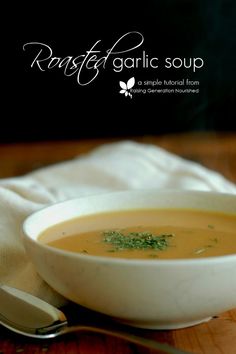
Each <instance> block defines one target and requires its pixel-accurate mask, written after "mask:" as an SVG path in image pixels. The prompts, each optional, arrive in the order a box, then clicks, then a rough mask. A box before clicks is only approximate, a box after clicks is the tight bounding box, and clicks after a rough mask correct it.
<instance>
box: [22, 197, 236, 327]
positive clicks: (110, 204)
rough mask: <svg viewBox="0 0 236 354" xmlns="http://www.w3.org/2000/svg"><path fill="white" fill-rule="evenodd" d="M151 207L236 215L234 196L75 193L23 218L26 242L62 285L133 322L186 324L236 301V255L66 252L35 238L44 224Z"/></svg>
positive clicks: (80, 299) (49, 278)
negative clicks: (129, 256) (174, 256)
mask: <svg viewBox="0 0 236 354" xmlns="http://www.w3.org/2000/svg"><path fill="white" fill-rule="evenodd" d="M153 207H154V208H196V209H199V208H200V209H205V210H210V211H222V212H227V213H233V214H235V215H236V196H235V195H228V194H221V193H211V192H197V191H196V192H195V191H173V190H166V191H165V190H163V191H160V190H142V191H124V192H114V193H109V194H104V195H96V196H89V197H83V198H78V199H73V200H69V201H65V202H62V203H58V204H55V205H52V206H49V207H47V208H45V209H42V210H40V211H38V212H36V213H34V214H33V215H31V216H29V217H28V218H27V219H26V220H25V222H24V224H23V232H24V242H25V247H26V250H27V252H28V254H29V255H30V257H31V259H32V262H33V263H34V265H35V267H36V269H37V271H38V273H39V274H40V275H41V277H42V278H43V279H44V280H45V281H46V282H47V283H48V284H49V285H51V287H52V288H54V289H55V290H56V291H57V292H59V293H60V294H62V295H64V296H65V297H66V298H68V299H70V300H72V301H74V302H76V303H78V304H80V305H83V306H85V307H87V308H90V309H93V310H96V311H99V312H101V313H104V314H107V315H110V316H112V317H114V318H116V319H118V320H119V321H122V322H125V323H126V324H129V325H132V326H137V327H142V328H153V329H174V328H183V327H188V326H192V325H194V324H197V323H200V322H203V321H207V320H208V319H210V318H211V317H212V316H214V315H216V314H219V313H221V312H223V311H226V310H229V309H232V308H234V307H236V296H235V294H236V254H233V255H227V256H219V257H209V258H201V259H176V260H137V259H136V260H129V259H114V258H111V257H99V256H90V255H83V254H76V253H73V252H67V251H63V250H59V249H56V248H52V247H49V246H47V245H44V244H42V243H40V242H38V240H37V238H38V236H39V234H40V233H41V232H42V231H44V230H45V229H46V228H48V227H50V226H52V225H55V224H57V223H60V222H63V221H66V220H69V219H71V218H74V217H78V216H84V215H88V214H95V213H100V212H104V211H111V210H125V209H131V208H135V209H137V208H141V209H143V208H153ZM88 230H89V226H88ZM235 242H236V233H235Z"/></svg>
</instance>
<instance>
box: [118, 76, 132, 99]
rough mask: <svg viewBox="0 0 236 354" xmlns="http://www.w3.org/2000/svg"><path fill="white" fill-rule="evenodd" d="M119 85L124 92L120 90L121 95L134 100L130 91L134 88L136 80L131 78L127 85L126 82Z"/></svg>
mask: <svg viewBox="0 0 236 354" xmlns="http://www.w3.org/2000/svg"><path fill="white" fill-rule="evenodd" d="M119 84H120V87H121V88H122V90H120V93H124V94H125V97H127V96H129V97H130V98H132V94H131V93H130V92H129V90H130V89H131V88H132V87H133V86H134V84H135V78H134V77H131V79H129V80H128V81H127V84H126V83H125V82H124V81H120V82H119Z"/></svg>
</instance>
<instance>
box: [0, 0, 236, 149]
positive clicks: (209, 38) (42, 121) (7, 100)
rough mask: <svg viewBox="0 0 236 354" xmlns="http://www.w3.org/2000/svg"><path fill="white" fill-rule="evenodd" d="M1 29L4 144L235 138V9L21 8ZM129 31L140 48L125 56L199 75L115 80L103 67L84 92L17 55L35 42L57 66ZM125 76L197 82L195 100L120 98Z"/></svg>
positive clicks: (204, 5) (138, 5)
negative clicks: (176, 63) (164, 61)
mask: <svg viewBox="0 0 236 354" xmlns="http://www.w3.org/2000/svg"><path fill="white" fill-rule="evenodd" d="M9 14H10V15H9ZM6 19H7V21H6V24H5V25H4V26H5V28H4V31H3V32H4V36H5V37H6V36H7V35H8V34H9V33H10V37H9V38H7V41H6V45H4V46H3V45H2V47H3V49H4V54H2V58H3V59H4V61H5V63H4V65H3V67H2V69H3V74H5V76H6V79H7V80H6V84H4V94H3V95H2V98H3V107H2V110H3V112H4V113H3V114H2V115H1V117H2V118H1V130H0V141H1V142H14V141H31V140H48V139H80V138H85V137H89V138H93V137H105V136H109V137H112V136H114V137H115V136H130V135H131V136H134V135H146V134H157V135H158V134H163V133H172V132H183V131H195V130H215V131H232V130H236V113H235V102H236V90H235V83H236V69H235V67H236V3H235V1H234V0H215V1H209V0H205V1H203V0H202V1H201V0H200V1H190V0H188V1H187V0H185V1H183V0H159V1H154V0H152V1H142V2H139V1H119V2H118V1H110V2H104V1H100V2H97V1H95V2H93V1H90V2H80V1H77V2H62V3H59V2H57V3H52V2H50V5H49V4H48V3H47V2H46V3H43V2H36V3H35V2H31V3H30V4H27V3H26V2H24V4H22V3H21V4H18V5H14V6H13V5H12V8H10V9H9V10H8V12H6ZM130 31H139V32H141V33H142V34H143V36H144V38H145V40H144V44H143V45H142V47H141V49H140V51H137V52H135V51H133V52H131V53H130V55H129V56H138V54H139V53H140V52H141V51H142V50H146V52H147V54H149V56H150V57H152V56H155V57H159V58H165V57H168V56H170V57H186V58H189V57H202V58H203V59H204V61H205V65H204V68H202V69H200V70H198V71H197V72H196V73H192V71H191V70H187V69H177V70H176V69H175V70H168V71H167V70H164V69H158V70H157V71H155V70H153V69H143V70H142V69H124V70H123V71H122V72H120V73H115V72H114V71H113V70H112V68H111V66H110V67H109V65H108V66H107V68H106V69H105V70H101V72H100V74H99V75H98V77H97V78H96V79H95V80H94V81H93V82H92V83H91V84H90V85H87V86H80V85H78V83H77V82H76V77H75V76H72V77H66V76H64V74H63V71H62V69H60V70H59V69H51V70H47V71H45V72H41V71H40V70H39V69H38V68H37V67H36V66H35V67H33V68H31V67H30V65H31V62H32V60H33V58H34V56H35V54H34V51H33V50H30V49H29V50H26V51H23V45H24V44H25V43H27V42H31V41H37V42H43V43H46V44H48V45H49V46H50V47H51V48H52V49H53V54H54V55H55V56H61V57H65V56H68V55H73V56H78V55H79V54H84V52H85V51H86V50H88V49H90V47H91V45H92V44H93V43H95V42H96V41H97V40H99V39H100V40H101V48H103V49H108V48H110V47H111V45H113V44H114V42H115V41H116V40H117V39H118V38H120V37H121V36H122V35H123V34H125V33H126V32H130ZM131 76H135V78H136V80H155V79H157V78H158V79H160V80H161V79H162V80H163V79H166V80H168V79H171V80H180V79H182V78H189V79H190V80H199V81H200V93H199V94H181V95H176V94H174V95H169V94H162V95H158V94H150V95H141V94H139V95H138V94H137V95H134V96H133V98H132V99H130V98H129V97H124V95H121V94H119V81H120V80H122V81H127V80H128V79H129V78H130V77H131ZM2 85H3V83H2ZM4 107H5V108H4Z"/></svg>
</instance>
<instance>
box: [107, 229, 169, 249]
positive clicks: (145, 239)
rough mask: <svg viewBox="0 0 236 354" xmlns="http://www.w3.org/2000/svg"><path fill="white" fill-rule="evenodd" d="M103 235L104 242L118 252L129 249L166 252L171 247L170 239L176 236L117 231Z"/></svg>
mask: <svg viewBox="0 0 236 354" xmlns="http://www.w3.org/2000/svg"><path fill="white" fill-rule="evenodd" d="M103 235H104V238H103V241H104V242H106V243H109V244H111V245H112V246H113V247H114V250H116V251H120V250H127V249H136V250H137V249H139V250H144V249H152V250H160V251H161V250H165V249H166V248H167V247H168V246H169V242H168V240H169V238H170V237H173V236H174V235H172V234H166V235H165V234H164V235H153V234H152V233H150V232H129V233H127V234H124V233H123V232H121V231H115V230H112V231H105V232H104V233H103Z"/></svg>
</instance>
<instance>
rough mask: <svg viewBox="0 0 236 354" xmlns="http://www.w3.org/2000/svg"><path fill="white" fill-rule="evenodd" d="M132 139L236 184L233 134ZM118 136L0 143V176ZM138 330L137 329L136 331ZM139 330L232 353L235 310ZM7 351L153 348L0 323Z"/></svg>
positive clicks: (2, 353)
mask: <svg viewBox="0 0 236 354" xmlns="http://www.w3.org/2000/svg"><path fill="white" fill-rule="evenodd" d="M130 139H132V140H135V141H139V142H143V143H149V144H154V145H158V146H160V147H163V148H164V149H166V150H168V151H170V152H173V153H176V154H178V155H180V156H182V157H184V158H186V159H189V160H192V161H196V162H198V163H200V164H202V165H204V166H206V167H209V168H211V169H213V170H215V171H218V172H220V173H221V174H222V175H224V176H225V177H226V178H228V179H229V180H231V181H232V182H235V183H236V134H233V133H227V134H226V133H225V134H222V133H221V134H220V133H194V134H178V135H167V136H143V137H138V138H135V137H134V138H130ZM118 140H123V139H94V140H80V141H53V142H34V143H18V144H9V145H7V144H5V145H0V178H6V177H13V176H20V175H24V174H25V173H27V172H30V171H32V170H35V169H37V168H41V167H43V166H47V165H50V164H53V163H58V162H61V161H65V160H68V159H71V158H74V157H76V156H80V155H81V154H84V153H87V152H89V151H91V150H92V149H93V148H95V147H96V146H99V145H101V144H105V143H109V142H113V141H118ZM126 140H127V138H126ZM235 296H236V295H235ZM71 306H72V305H71ZM69 310H70V309H69ZM73 311H74V312H76V310H73ZM134 331H135V330H134ZM137 333H140V331H139V330H137ZM141 333H142V335H143V336H145V337H147V338H152V339H154V340H158V341H161V342H165V343H168V344H170V345H172V346H174V347H176V348H179V349H182V350H185V351H187V352H189V353H192V354H193V353H196V354H235V353H236V309H232V310H231V311H228V312H225V313H223V314H220V315H218V316H215V317H214V318H213V319H211V320H210V321H209V322H206V323H202V324H200V325H197V326H193V327H189V328H185V329H179V330H171V331H153V330H152V331H151V330H150V331H148V330H142V332H141ZM10 353H23V354H39V353H47V354H64V353H65V354H72V353H80V354H137V353H140V354H151V353H155V351H154V350H149V349H146V348H142V347H140V346H137V345H134V344H130V343H128V342H126V341H124V340H120V339H115V338H112V337H109V336H106V335H101V334H94V333H93V334H92V333H89V332H88V333H83V334H81V333H74V334H71V335H67V336H65V337H60V338H57V339H55V340H45V341H38V340H33V339H29V338H25V337H22V336H19V335H17V334H13V333H11V332H10V331H9V330H7V329H5V328H3V327H0V354H10Z"/></svg>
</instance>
